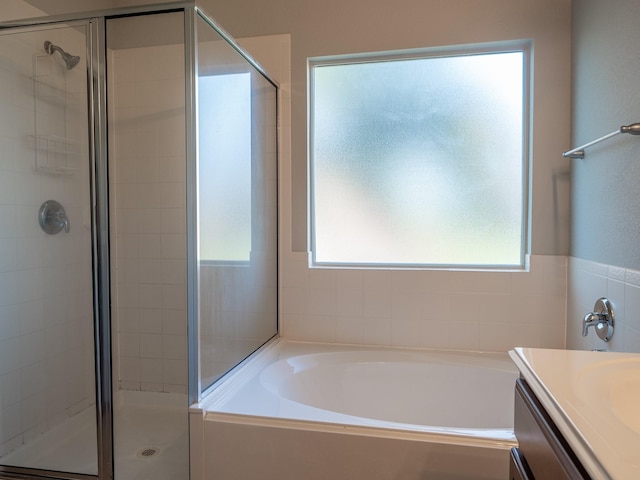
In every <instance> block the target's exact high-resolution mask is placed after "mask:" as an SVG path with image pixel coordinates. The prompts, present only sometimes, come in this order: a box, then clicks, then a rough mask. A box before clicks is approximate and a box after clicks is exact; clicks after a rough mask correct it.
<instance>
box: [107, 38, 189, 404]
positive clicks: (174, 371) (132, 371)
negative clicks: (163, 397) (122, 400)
mask: <svg viewBox="0 0 640 480" xmlns="http://www.w3.org/2000/svg"><path fill="white" fill-rule="evenodd" d="M109 55H110V60H109V66H110V68H109V73H110V75H111V77H110V82H109V85H110V92H109V94H110V99H111V103H110V108H111V109H110V112H109V113H110V115H111V120H112V124H111V125H112V127H111V128H110V130H109V132H110V138H109V142H110V159H111V161H110V166H111V168H112V170H111V171H110V178H111V189H112V190H111V200H112V205H111V236H112V241H111V245H112V252H111V256H112V305H113V307H112V321H113V328H114V330H115V331H114V332H113V336H114V339H117V341H116V342H114V347H115V349H114V360H113V361H114V371H115V372H117V373H116V374H117V375H118V377H117V378H118V381H119V387H120V388H121V389H127V390H148V391H157V392H175V393H186V384H187V353H186V346H187V341H186V332H187V327H186V325H187V320H186V318H187V316H186V234H185V232H186V183H185V113H184V101H185V100H184V97H185V94H184V92H185V90H184V89H185V87H184V48H183V46H182V45H163V46H157V47H155V46H154V47H140V48H130V49H122V50H114V51H110V53H109Z"/></svg>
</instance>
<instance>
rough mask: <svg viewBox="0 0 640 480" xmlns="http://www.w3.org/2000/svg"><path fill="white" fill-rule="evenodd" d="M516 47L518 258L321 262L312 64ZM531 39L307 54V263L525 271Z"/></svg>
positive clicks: (528, 225)
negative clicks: (520, 76) (518, 77)
mask: <svg viewBox="0 0 640 480" xmlns="http://www.w3.org/2000/svg"><path fill="white" fill-rule="evenodd" d="M514 52H519V53H522V55H523V62H522V63H523V71H522V74H523V81H522V82H523V84H522V158H521V168H522V199H521V219H522V222H521V223H522V225H521V232H520V259H519V260H520V261H519V263H515V264H482V263H478V264H445V263H443V264H431V263H429V264H427V263H375V262H366V263H358V262H353V263H347V262H319V261H317V259H316V222H315V218H316V212H315V209H316V206H315V196H316V191H315V161H314V158H313V155H314V151H315V148H314V138H313V132H314V123H313V122H314V104H315V98H314V71H315V70H314V69H315V67H322V66H339V65H352V64H361V63H381V62H385V61H398V60H412V59H429V58H446V57H463V56H474V55H490V54H496V53H514ZM532 84H533V41H532V40H530V39H525V40H510V41H503V42H490V43H477V44H468V45H450V46H442V47H429V48H421V49H412V50H399V51H384V52H368V53H359V54H346V55H332V56H323V57H310V58H308V59H307V167H308V177H307V178H308V218H309V221H308V225H307V232H308V235H309V239H310V242H309V243H310V248H311V256H310V267H311V268H361V269H421V270H492V271H523V270H527V269H528V257H529V255H530V248H531V235H530V231H531V217H532V214H531V203H532V202H531V197H530V192H531V190H530V178H531V165H532V149H531V145H532V142H531V138H532V136H533V118H532V113H533V94H532V92H533V91H532V88H531V85H532Z"/></svg>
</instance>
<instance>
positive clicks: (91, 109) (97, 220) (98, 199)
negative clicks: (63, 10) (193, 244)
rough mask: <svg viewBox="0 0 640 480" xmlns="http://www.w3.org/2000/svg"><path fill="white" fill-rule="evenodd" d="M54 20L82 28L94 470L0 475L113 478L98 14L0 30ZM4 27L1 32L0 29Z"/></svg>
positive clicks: (8, 469) (7, 470)
mask: <svg viewBox="0 0 640 480" xmlns="http://www.w3.org/2000/svg"><path fill="white" fill-rule="evenodd" d="M55 25H60V26H64V27H68V28H73V27H78V26H83V27H84V28H85V29H86V35H87V36H86V52H85V56H86V59H87V61H86V64H87V122H88V129H87V132H88V138H87V141H88V146H89V148H88V153H89V163H90V169H89V172H90V178H89V182H90V186H91V188H90V190H91V191H90V195H91V198H90V201H91V243H92V280H93V330H94V362H95V389H96V390H95V391H96V407H95V410H96V423H97V425H96V426H97V435H96V436H97V438H96V443H97V466H96V467H97V470H98V474H97V475H91V474H83V473H74V472H59V471H52V470H46V469H37V468H29V467H19V466H8V465H0V476H1V477H4V478H16V479H18V478H19V479H43V478H48V479H60V480H93V479H96V478H98V479H100V480H111V479H113V426H112V387H111V385H112V384H111V332H110V326H111V322H110V285H109V281H110V280H109V196H108V177H107V173H108V158H107V143H106V76H105V57H106V49H105V42H104V38H105V28H104V26H105V19H104V17H87V16H86V15H84V16H80V15H78V16H71V17H63V16H51V17H43V18H35V19H27V20H19V21H11V22H3V23H0V32H2V33H0V34H5V33H6V34H11V33H13V32H17V31H29V30H31V31H38V30H39V28H38V27H47V26H55ZM3 31H6V32H3Z"/></svg>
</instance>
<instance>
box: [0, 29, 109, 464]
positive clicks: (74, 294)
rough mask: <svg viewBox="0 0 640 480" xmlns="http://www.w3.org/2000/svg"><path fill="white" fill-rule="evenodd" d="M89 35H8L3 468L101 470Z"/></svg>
mask: <svg viewBox="0 0 640 480" xmlns="http://www.w3.org/2000/svg"><path fill="white" fill-rule="evenodd" d="M87 31H88V30H87V26H86V24H76V25H74V26H73V27H72V26H70V25H56V26H46V27H40V28H30V29H21V30H13V31H11V32H9V33H3V34H2V35H0V152H2V153H1V154H0V464H2V465H7V466H19V467H29V468H37V469H44V470H57V471H63V472H73V473H82V474H94V475H95V474H97V445H96V409H95V371H94V340H93V333H94V332H93V325H94V318H93V290H92V279H93V275H92V251H91V246H92V238H91V235H92V231H91V192H90V188H91V187H90V186H91V165H90V158H91V157H90V155H89V146H88V139H89V136H88V124H89V123H88V111H87V104H88V103H87V84H88V82H87V71H88V69H87V58H86V52H87ZM61 439H63V441H61Z"/></svg>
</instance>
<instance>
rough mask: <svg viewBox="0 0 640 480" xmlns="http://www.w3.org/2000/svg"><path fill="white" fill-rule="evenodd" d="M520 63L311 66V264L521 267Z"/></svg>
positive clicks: (516, 55) (489, 56)
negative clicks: (312, 258) (312, 257)
mask: <svg viewBox="0 0 640 480" xmlns="http://www.w3.org/2000/svg"><path fill="white" fill-rule="evenodd" d="M526 62H527V51H526V50H525V49H522V50H519V49H518V50H516V51H512V50H510V51H507V52H505V51H502V52H495V51H491V52H482V53H474V54H469V53H465V54H460V55H449V54H448V55H447V56H435V57H433V56H432V57H423V58H415V57H413V58H391V59H389V58H382V59H378V60H376V59H372V58H371V57H368V58H366V59H354V60H349V61H346V62H345V61H344V59H341V60H340V63H336V62H333V63H331V62H329V61H312V62H311V63H310V68H311V75H310V79H311V85H310V92H311V97H310V98H311V104H310V123H309V125H310V155H311V159H310V160H311V182H312V185H311V194H312V202H311V203H312V249H313V255H314V263H315V264H353V265H357V264H368V265H432V266H518V265H522V263H523V258H524V240H523V238H524V226H525V225H526V219H525V212H526V206H525V188H524V183H525V171H526V164H527V159H526V148H525V146H526V143H527V141H526V130H527V125H526V102H525V97H526V93H525V92H526V78H525V72H526V71H527V69H526Z"/></svg>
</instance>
